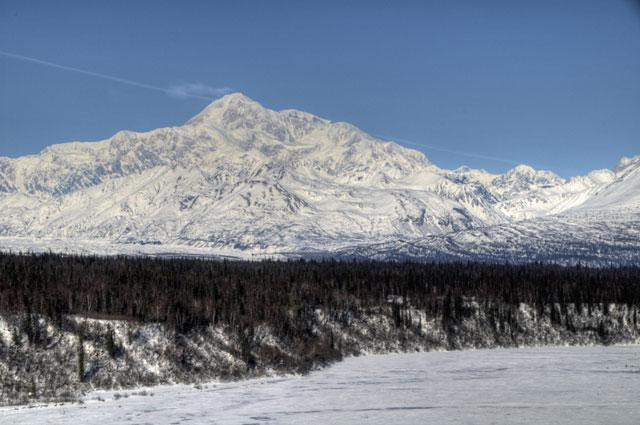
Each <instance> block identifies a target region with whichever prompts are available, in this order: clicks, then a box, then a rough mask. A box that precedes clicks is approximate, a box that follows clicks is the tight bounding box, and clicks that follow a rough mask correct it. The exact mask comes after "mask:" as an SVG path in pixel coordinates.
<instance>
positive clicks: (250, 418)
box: [0, 345, 640, 425]
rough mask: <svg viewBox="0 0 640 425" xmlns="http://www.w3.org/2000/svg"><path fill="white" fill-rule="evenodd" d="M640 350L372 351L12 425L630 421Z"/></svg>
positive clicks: (9, 411) (5, 414)
mask: <svg viewBox="0 0 640 425" xmlns="http://www.w3.org/2000/svg"><path fill="white" fill-rule="evenodd" d="M638 394H640V346H637V345H635V346H634V345H630V346H610V347H542V348H521V349H495V350H477V351H457V352H430V353H415V354H392V355H370V356H363V357H357V358H349V359H346V360H345V361H344V362H341V363H339V364H336V365H335V366H332V367H330V368H327V369H324V370H319V371H316V372H314V373H312V374H310V375H307V376H302V377H300V376H293V377H286V378H268V379H256V380H249V381H242V382H234V383H210V384H207V385H203V386H199V387H197V388H196V387H190V386H184V385H175V386H161V387H154V388H151V389H138V390H134V391H126V392H123V391H120V392H115V391H100V392H94V393H90V394H87V395H86V396H85V397H84V403H83V404H66V405H59V406H44V407H42V406H40V407H33V408H29V407H19V408H3V409H0V422H1V423H3V424H4V423H11V424H15V425H18V424H36V423H37V424H84V423H86V424H89V423H100V424H102V425H110V424H175V425H177V424H248V423H250V424H260V423H278V424H280V423H285V424H301V423H304V424H333V423H338V424H343V423H346V424H360V423H370V424H391V423H398V424H425V423H433V424H493V423H501V424H502V423H509V424H634V425H637V423H638V418H640V400H639V399H638Z"/></svg>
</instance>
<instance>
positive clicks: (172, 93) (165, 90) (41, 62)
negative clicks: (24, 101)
mask: <svg viewBox="0 0 640 425" xmlns="http://www.w3.org/2000/svg"><path fill="white" fill-rule="evenodd" d="M0 55H1V56H5V57H8V58H13V59H18V60H21V61H25V62H31V63H35V64H38V65H44V66H48V67H50V68H56V69H62V70H65V71H71V72H76V73H78V74H84V75H88V76H91V77H96V78H102V79H103V80H108V81H114V82H116V83H121V84H127V85H130V86H134V87H140V88H143V89H148V90H155V91H159V92H162V93H165V94H168V95H170V96H175V91H174V90H173V89H169V88H166V87H160V86H154V85H151V84H145V83H140V82H138V81H133V80H127V79H126V78H120V77H116V76H113V75H107V74H102V73H100V72H93V71H87V70H86V69H80V68H74V67H72V66H67V65H60V64H58V63H53V62H49V61H45V60H42V59H38V58H33V57H29V56H24V55H18V54H16V53H11V52H5V51H3V50H0ZM214 90H218V91H219V92H220V95H223V94H225V93H229V92H230V91H231V90H230V89H228V88H221V89H214ZM181 97H191V98H195V99H203V100H209V101H211V100H213V98H211V97H208V96H202V95H198V94H193V93H182V94H181Z"/></svg>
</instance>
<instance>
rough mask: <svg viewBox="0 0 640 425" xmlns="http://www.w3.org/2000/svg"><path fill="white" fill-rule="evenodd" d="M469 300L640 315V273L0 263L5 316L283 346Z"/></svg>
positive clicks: (46, 258) (452, 314) (37, 260)
mask: <svg viewBox="0 0 640 425" xmlns="http://www.w3.org/2000/svg"><path fill="white" fill-rule="evenodd" d="M465 299H473V300H475V301H477V302H478V303H481V304H483V303H484V304H485V305H492V306H494V307H496V308H500V307H502V306H517V305H519V303H527V304H529V305H532V306H533V305H535V306H539V307H540V309H541V310H542V309H543V308H544V306H548V305H551V304H559V305H560V306H561V307H562V308H566V306H567V305H568V304H573V305H575V306H577V308H578V309H581V308H582V307H583V306H584V307H587V308H588V307H589V306H593V305H596V304H597V305H605V306H606V305H608V304H610V303H616V304H626V305H628V306H637V305H640V269H639V268H638V267H620V268H618V267H616V268H585V267H579V266H578V267H570V268H567V267H560V266H554V265H543V264H531V265H495V264H477V263H465V264H423V263H399V262H340V261H333V260H328V261H303V260H299V261H261V262H246V261H210V260H195V259H153V258H139V257H87V256H62V255H55V254H38V255H14V254H0V314H16V313H30V314H31V313H33V314H39V315H44V316H47V317H49V318H51V319H53V320H54V321H61V320H62V318H63V317H64V316H65V315H70V314H72V315H87V316H88V317H103V318H121V319H131V320H136V321H140V322H162V323H164V324H166V325H167V326H168V327H169V328H170V329H173V330H175V331H176V332H179V333H184V332H188V331H189V330H191V329H193V328H197V327H201V326H206V325H209V324H214V325H218V324H221V325H228V326H229V327H231V328H232V329H238V330H239V331H242V332H250V330H251V329H252V328H254V327H255V326H257V325H259V324H261V323H267V324H269V325H270V326H272V327H273V328H274V330H276V331H277V332H278V333H279V334H280V335H282V336H296V335H297V336H300V334H306V333H309V332H310V331H311V330H310V329H309V326H311V325H310V324H311V323H312V322H313V321H312V320H310V317H311V316H312V315H313V314H314V311H315V310H316V309H321V310H322V311H323V312H324V314H328V315H330V316H331V317H333V318H340V317H344V320H348V317H349V314H351V313H353V314H357V312H362V311H365V312H366V311H368V310H371V309H379V308H380V307H383V306H389V305H393V306H400V307H398V308H396V309H395V311H393V312H392V313H393V314H395V315H396V319H397V321H398V322H402V321H403V320H404V318H403V317H401V315H402V314H403V313H402V312H401V311H402V309H401V307H402V306H403V305H409V304H410V305H411V306H412V307H413V308H416V309H419V310H422V311H424V312H425V313H426V314H427V316H429V317H443V318H444V320H446V319H447V318H452V319H455V318H456V317H460V316H463V315H464V302H463V300H465Z"/></svg>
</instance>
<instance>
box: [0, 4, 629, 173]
mask: <svg viewBox="0 0 640 425" xmlns="http://www.w3.org/2000/svg"><path fill="white" fill-rule="evenodd" d="M639 12H640V8H637V7H635V4H634V3H633V2H632V1H631V0H628V1H625V0H575V1H574V0H567V1H557V0H549V1H545V0H541V1H529V0H526V1H525V0H523V1H518V0H505V1H497V0H496V1H491V0H483V1H478V0H468V1H455V0H450V1H444V0H443V1H421V2H392V1H387V2H375V1H366V2H365V1H363V2H348V1H339V2H328V1H322V2H303V1H291V2H285V1H281V2H275V1H273V2H271V1H270V2H267V1H255V2H243V1H229V2H213V1H211V2H205V1H202V2H188V1H183V2H177V1H173V2H169V1H108V2H106V1H101V2H97V1H87V0H84V1H77V2H72V1H56V2H53V1H47V2H42V3H40V2H37V1H11V0H1V1H0V50H1V51H3V52H10V53H13V54H18V55H23V56H27V57H31V58H37V59H39V60H42V61H48V62H52V63H56V64H60V65H63V66H65V67H72V68H78V69H81V70H86V71H90V72H94V73H100V74H104V75H106V76H114V77H117V78H121V79H126V80H128V81H130V82H134V83H141V84H142V85H144V86H149V87H142V86H136V85H132V84H126V83H123V82H118V81H115V80H109V79H106V78H103V77H99V76H94V75H93V76H92V75H87V74H81V73H78V72H74V71H71V70H68V69H61V68H55V67H52V66H46V65H43V64H39V63H35V62H29V61H25V60H21V59H17V58H15V57H8V56H6V55H0V155H6V156H18V155H23V154H28V153H35V152H38V151H40V150H41V149H42V148H43V147H45V146H47V145H50V144H53V143H60V142H64V141H71V140H99V139H102V138H106V137H109V136H110V135H112V134H114V133H115V132H116V131H118V130H121V129H131V130H148V129H152V128H156V127H161V126H169V125H176V124H180V123H182V122H184V121H186V120H187V119H188V118H189V117H191V116H193V115H195V114H196V113H197V112H198V111H199V110H200V109H202V108H203V107H204V106H205V105H206V104H207V103H208V101H207V100H205V99H202V98H199V97H185V96H181V95H180V93H185V92H186V93H190V94H195V95H203V96H204V97H208V96H215V95H216V93H219V91H216V90H214V89H221V88H225V87H228V88H231V89H233V90H234V91H241V92H243V93H245V94H246V95H248V96H249V97H252V98H254V99H256V100H258V101H259V102H261V103H262V104H264V105H265V106H268V107H271V108H275V109H282V108H297V109H302V110H306V111H309V112H312V113H315V114H317V115H320V116H323V117H326V118H329V119H331V120H335V121H348V122H351V123H353V124H355V125H357V126H359V127H361V128H362V129H364V130H365V131H367V132H369V133H372V134H375V135H379V136H386V137H388V138H393V139H396V140H400V141H404V140H406V141H413V142H415V143H420V144H426V145H430V146H434V147H437V148H438V149H439V150H434V149H430V148H426V147H421V148H420V150H422V151H424V152H425V153H426V155H427V156H428V157H429V158H430V159H431V160H433V161H434V162H435V163H436V164H438V165H440V166H443V167H447V168H455V167H458V166H460V165H469V166H472V167H477V168H484V169H487V170H490V171H504V170H506V169H508V168H511V166H512V165H511V164H509V163H508V162H501V161H496V160H493V159H487V158H482V157H477V156H469V155H475V154H479V155H481V156H482V155H483V156H488V157H496V158H502V159H507V160H512V161H514V162H517V163H520V162H522V163H529V164H531V165H533V166H535V167H539V168H546V169H551V170H553V171H555V172H557V173H559V174H561V175H563V176H571V175H576V174H582V173H585V172H586V171H588V170H590V169H594V168H605V167H606V168H610V167H612V166H613V165H614V164H615V163H616V162H617V160H618V159H619V158H620V157H621V156H625V155H626V156H630V155H638V154H640V13H639ZM209 88H212V89H209ZM405 144H407V143H405ZM443 150H449V151H455V152H460V153H465V154H468V155H462V154H460V153H450V152H444V151H443Z"/></svg>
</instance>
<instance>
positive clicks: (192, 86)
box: [167, 83, 232, 99]
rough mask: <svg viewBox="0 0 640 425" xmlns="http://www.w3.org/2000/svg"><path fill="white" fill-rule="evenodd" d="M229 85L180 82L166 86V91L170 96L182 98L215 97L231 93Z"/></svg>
mask: <svg viewBox="0 0 640 425" xmlns="http://www.w3.org/2000/svg"><path fill="white" fill-rule="evenodd" d="M231 91H232V90H231V89H230V88H229V87H211V86H208V85H206V84H202V83H182V84H174V85H172V86H169V88H167V93H168V94H169V95H171V96H174V97H177V98H180V99H184V98H187V97H195V98H206V99H211V98H216V97H220V96H224V95H225V94H228V93H231Z"/></svg>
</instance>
